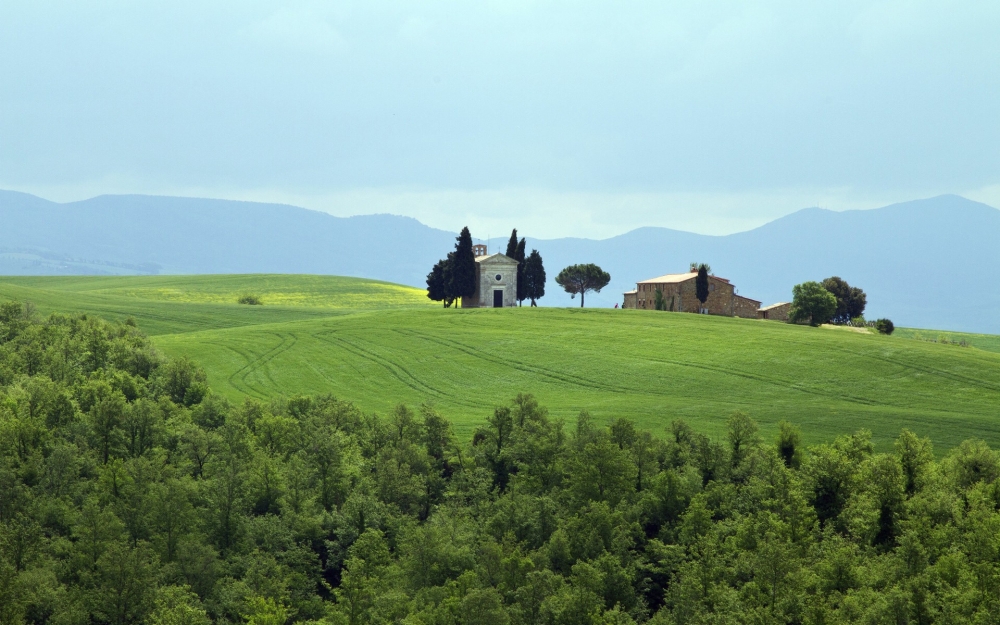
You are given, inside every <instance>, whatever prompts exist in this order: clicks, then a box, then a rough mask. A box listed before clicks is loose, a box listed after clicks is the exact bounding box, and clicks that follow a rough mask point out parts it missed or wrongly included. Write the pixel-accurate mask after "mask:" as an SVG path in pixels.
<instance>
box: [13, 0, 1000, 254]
mask: <svg viewBox="0 0 1000 625" xmlns="http://www.w3.org/2000/svg"><path fill="white" fill-rule="evenodd" d="M998 33H1000V2H996V1H995V0H993V1H989V2H972V1H963V2H920V1H916V0H914V1H906V2H836V3H832V2H831V3H818V2H802V1H801V0H796V1H790V2H770V3H765V2H754V3H737V2H721V1H720V2H705V1H704V0H699V1H694V2H668V1H665V0H659V1H657V2H648V3H643V2H606V3H587V2H581V1H573V2H518V1H516V0H504V1H502V2H484V1H477V2H470V1H464V2H415V1H405V2H404V1H402V0H400V1H398V2H390V3H383V2H375V1H372V0H366V1H364V2H308V1H302V2H254V1H248V0H241V1H239V2H206V1H204V0H199V1H197V2H183V1H180V0H171V1H169V2H135V1H129V2H114V1H94V2H77V1H72V2H47V1H45V0H30V1H26V2H21V1H18V0H2V2H0V188H8V189H16V190H22V191H28V192H33V193H37V194H39V195H42V196H44V197H48V198H50V199H56V200H60V201H66V200H74V199H83V198H85V197H89V196H92V195H97V194H101V193H163V194H181V195H199V196H210V197H228V198H238V199H255V200H266V201H285V202H289V203H294V204H299V205H302V206H307V207H310V208H316V209H320V210H327V211H329V212H332V213H334V214H339V215H349V214H357V213H368V212H393V213H399V214H407V215H411V216H413V217H416V218H418V219H420V220H422V221H424V222H425V223H429V224H431V225H434V226H438V227H442V228H448V229H455V228H458V227H460V226H461V225H463V224H466V223H468V224H470V225H472V226H473V228H474V233H475V234H477V235H479V236H485V235H486V234H487V232H490V233H492V234H494V235H495V234H497V233H498V232H503V231H504V230H505V229H509V228H510V227H511V226H512V225H517V226H518V227H519V228H520V229H521V230H522V231H523V232H525V233H527V234H529V235H534V236H541V237H553V236H563V235H577V236H590V237H604V236H609V235H612V234H617V233H619V232H623V231H625V230H628V229H631V228H634V227H637V226H642V225H659V226H668V227H675V228H682V229H688V230H695V231H699V232H706V233H720V234H721V233H727V232H732V231H735V230H741V229H745V228H747V227H750V226H754V225H757V224H759V223H762V222H764V221H767V220H769V219H772V218H774V217H777V216H779V215H782V214H785V213H788V212H791V211H792V210H795V209H798V208H801V207H804V206H815V205H819V206H824V207H828V208H834V209H846V208H859V207H862V208H863V207H873V206H877V205H882V204H886V203H890V202H894V201H902V200H908V199H914V198H918V197H926V196H930V195H937V194H940V193H960V194H963V195H966V196H967V197H972V198H975V199H980V200H982V201H986V202H988V203H991V204H992V205H994V206H1000V36H998Z"/></svg>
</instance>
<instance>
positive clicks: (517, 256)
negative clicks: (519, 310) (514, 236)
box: [512, 239, 528, 306]
mask: <svg viewBox="0 0 1000 625" xmlns="http://www.w3.org/2000/svg"><path fill="white" fill-rule="evenodd" d="M524 243H525V241H524V239H521V241H520V242H519V243H518V244H517V249H516V250H515V251H514V256H513V257H512V258H513V259H514V260H516V261H517V305H518V306H520V305H521V302H523V301H524V300H525V299H527V297H528V295H527V293H528V291H527V289H526V288H525V284H524Z"/></svg>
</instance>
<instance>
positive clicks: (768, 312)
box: [757, 302, 792, 321]
mask: <svg viewBox="0 0 1000 625" xmlns="http://www.w3.org/2000/svg"><path fill="white" fill-rule="evenodd" d="M791 310H792V305H791V304H790V303H789V302H779V303H777V304H771V305H770V306H765V307H763V308H761V309H760V310H758V311H757V318H758V319H772V320H774V321H788V313H789V312H790V311H791Z"/></svg>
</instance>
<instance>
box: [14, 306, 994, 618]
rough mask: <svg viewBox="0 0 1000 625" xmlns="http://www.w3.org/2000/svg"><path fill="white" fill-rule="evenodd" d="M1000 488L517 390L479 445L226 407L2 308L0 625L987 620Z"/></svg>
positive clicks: (906, 459) (318, 402) (91, 322)
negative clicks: (597, 412) (608, 414)
mask: <svg viewBox="0 0 1000 625" xmlns="http://www.w3.org/2000/svg"><path fill="white" fill-rule="evenodd" d="M998 416H1000V415H998ZM665 420H669V418H668V416H667V415H665ZM998 475H1000V459H998V455H997V454H996V453H995V452H994V451H992V450H990V449H989V448H988V447H987V445H986V444H985V443H983V442H982V441H968V442H966V443H963V444H962V445H961V446H959V447H958V448H956V449H954V450H951V451H950V452H948V453H947V454H944V455H942V456H940V457H935V455H934V453H933V451H932V449H931V445H930V442H929V441H928V440H926V439H921V438H919V437H917V436H916V435H914V434H912V433H910V432H908V431H903V432H902V433H901V434H900V436H899V438H898V440H896V441H895V444H894V447H893V448H892V451H891V452H890V453H876V452H875V450H874V448H873V445H872V441H871V437H870V435H869V434H868V433H866V432H864V431H861V432H857V433H855V434H853V435H850V436H843V437H841V438H838V439H837V440H835V441H831V442H829V443H828V444H823V445H817V446H814V447H810V448H805V447H804V446H803V445H802V443H801V440H800V435H799V433H798V431H797V430H796V429H795V428H794V427H793V426H792V425H789V424H782V426H781V430H780V434H779V436H778V437H777V439H776V440H773V441H769V440H763V439H762V437H761V435H760V434H759V432H758V430H757V427H756V425H755V424H754V422H753V421H752V420H751V419H750V418H748V417H747V416H746V415H743V414H740V413H737V414H734V415H732V416H731V418H730V420H729V424H728V433H727V435H726V436H725V437H724V438H722V439H720V440H710V439H709V438H707V437H706V436H704V435H702V434H700V433H698V432H696V431H695V430H693V429H692V428H691V427H690V426H689V425H687V424H685V423H684V422H682V421H673V422H672V423H671V424H670V425H669V427H667V428H665V429H664V430H663V431H662V432H656V433H652V432H647V431H641V430H639V429H637V428H636V427H635V425H634V424H633V423H632V422H630V421H628V420H627V419H617V420H614V421H612V422H611V423H610V424H608V425H607V426H605V425H604V424H599V423H596V422H594V421H593V420H592V419H591V418H589V417H588V415H587V414H586V413H584V414H581V415H580V416H579V418H578V419H577V420H576V421H575V423H571V424H564V423H562V422H561V421H559V420H556V419H553V418H550V417H549V416H548V415H547V413H546V411H545V409H544V408H543V407H541V406H539V405H538V403H537V402H536V401H535V400H534V399H533V398H532V397H531V396H530V395H521V396H518V397H517V398H515V399H514V400H513V401H512V402H511V403H510V405H508V406H502V407H498V408H496V410H495V411H494V412H493V414H492V415H488V416H487V415H484V419H483V425H482V427H481V428H479V429H478V430H477V431H476V433H475V435H474V436H473V437H472V439H471V440H469V441H465V440H461V439H459V438H456V436H455V435H454V434H453V433H452V431H451V428H450V425H449V423H448V421H447V420H445V419H443V418H442V417H441V416H439V415H438V414H436V413H435V411H434V409H433V407H431V406H422V407H419V408H412V409H411V408H407V407H405V406H399V407H398V408H397V409H396V410H395V412H394V413H392V414H389V415H381V416H379V415H372V414H363V413H362V412H360V411H359V410H357V409H356V408H355V407H353V406H352V405H351V404H350V403H347V402H345V401H341V400H338V399H335V398H332V397H313V398H310V397H295V398H290V399H287V400H281V401H273V402H270V403H260V402H256V401H253V400H246V401H245V402H244V403H242V404H237V405H231V404H230V403H229V402H227V401H226V400H224V399H222V398H220V397H218V396H216V395H213V394H212V392H211V390H210V389H209V388H208V387H207V385H206V382H205V376H204V374H203V373H202V372H201V371H200V370H199V369H198V368H197V366H196V365H195V364H194V363H191V362H189V361H187V360H183V359H180V360H171V359H167V358H165V357H163V356H161V355H159V354H157V352H156V351H155V350H154V349H153V348H152V346H151V344H150V343H149V341H148V340H147V339H146V338H145V337H144V336H143V335H142V334H141V333H140V331H139V330H138V329H137V328H136V327H135V324H134V323H131V322H124V323H109V322H106V321H103V320H101V319H96V318H92V317H86V316H74V317H70V316H61V315H53V316H51V317H49V318H47V319H42V318H39V317H38V316H37V315H36V314H34V313H33V311H32V309H31V307H30V306H23V305H20V304H17V303H7V304H3V305H2V306H0V624H17V623H57V624H66V625H69V624H84V623H114V624H124V623H155V624H164V625H165V624H170V625H175V624H176V625H180V624H204V623H209V622H213V621H214V622H219V623H244V622H245V623H253V624H258V625H265V624H266V625H280V624H282V623H294V622H322V623H331V624H332V623H336V624H341V623H345V624H348V623H349V624H357V623H406V624H410V625H418V624H427V625H430V624H435V625H447V624H456V625H457V624H512V625H513V624H522V623H523V624H535V623H539V624H541V623H545V624H567V625H570V624H572V625H577V624H588V623H614V624H626V623H655V624H672V623H677V624H683V623H803V624H807V623H808V624H816V625H819V624H828V623H932V622H934V623H996V622H1000V566H998V565H1000V512H998V510H1000V482H998V481H997V477H998Z"/></svg>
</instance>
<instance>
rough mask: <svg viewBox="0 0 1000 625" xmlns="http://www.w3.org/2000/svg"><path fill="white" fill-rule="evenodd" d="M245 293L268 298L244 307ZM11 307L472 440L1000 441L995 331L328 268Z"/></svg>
mask: <svg viewBox="0 0 1000 625" xmlns="http://www.w3.org/2000/svg"><path fill="white" fill-rule="evenodd" d="M244 293H253V294H255V295H257V296H258V297H260V298H261V299H262V301H263V305H262V306H246V305H240V304H237V303H236V300H237V299H238V297H239V296H240V295H241V294H244ZM12 298H13V299H19V300H21V301H30V302H32V303H33V304H34V305H35V306H36V307H37V308H38V309H39V311H40V312H42V313H47V312H50V311H62V312H87V313H93V314H99V315H102V316H104V317H108V318H121V317H124V316H131V317H134V318H135V319H136V321H137V322H138V324H139V326H140V328H142V329H143V330H144V331H145V332H146V333H147V334H149V335H151V336H152V338H153V340H154V343H155V344H156V345H157V346H158V348H159V349H161V350H162V351H163V352H165V353H167V354H170V355H173V356H188V357H190V358H192V359H194V360H196V361H197V362H198V363H199V364H200V365H201V366H203V367H204V368H205V370H206V371H207V373H208V376H209V382H210V384H211V386H212V388H213V389H214V391H215V392H217V393H221V394H223V395H225V396H227V397H229V398H230V399H232V400H234V401H240V400H241V399H242V397H244V396H250V397H255V398H259V399H268V398H273V397H277V396H290V395H295V394H300V393H301V394H306V393H308V394H315V393H332V394H334V395H336V396H337V397H339V398H342V399H348V400H351V401H353V402H355V403H356V404H358V405H359V406H360V407H361V408H362V409H364V410H367V411H377V412H386V411H388V410H391V409H392V407H393V406H394V405H395V404H397V403H399V402H405V403H407V404H410V405H413V406H416V405H419V404H422V403H425V402H426V403H430V404H432V405H434V407H435V408H436V409H437V410H438V411H439V412H440V413H441V414H443V415H444V416H447V417H449V418H450V419H452V420H453V422H454V423H455V424H456V428H457V429H458V431H459V432H460V433H462V434H465V435H468V434H469V433H471V431H472V429H473V428H474V427H475V426H476V425H477V424H479V423H480V422H481V421H482V419H483V418H484V417H485V416H486V415H487V414H489V412H490V411H491V410H492V408H493V407H494V406H496V405H498V404H503V403H506V402H507V401H509V400H510V399H511V398H512V397H513V396H514V395H516V394H517V393H519V392H528V393H533V394H535V395H536V396H537V397H538V398H539V401H540V402H541V403H542V404H543V405H544V406H546V407H548V409H549V410H550V412H551V413H553V414H554V415H556V416H559V417H563V418H565V419H567V420H568V421H572V420H573V419H574V418H575V416H576V415H577V414H578V413H579V412H580V411H581V410H584V409H586V410H588V411H589V412H590V413H591V414H592V415H593V416H594V417H595V418H597V419H600V420H606V419H610V418H613V417H616V416H623V417H629V418H631V419H633V420H635V421H636V422H637V423H638V424H640V425H641V426H643V427H650V428H655V429H661V428H662V427H665V426H667V425H668V424H669V423H670V421H671V420H672V419H675V418H678V417H680V418H684V419H686V420H688V421H689V422H690V423H691V424H692V425H693V426H694V427H696V428H697V429H699V430H701V431H704V432H707V433H710V434H714V435H721V433H722V432H723V428H724V424H725V420H726V418H727V417H728V416H729V414H731V413H732V412H733V411H734V410H744V411H746V412H747V413H749V414H750V415H751V416H752V417H753V418H754V419H756V420H757V421H758V422H760V424H761V426H762V429H763V430H764V432H765V434H766V435H768V436H770V435H771V434H772V433H773V432H774V431H776V426H777V423H778V422H779V421H781V420H788V421H792V422H794V423H797V424H798V425H800V426H801V427H802V430H803V433H804V434H805V436H806V438H807V440H810V441H812V442H818V441H820V440H828V439H830V438H832V437H833V436H835V435H837V434H841V433H846V432H850V431H853V430H856V429H858V428H862V427H865V428H868V429H870V430H872V432H873V433H874V435H875V439H876V442H877V443H878V444H879V445H880V446H883V447H884V446H887V445H888V444H889V442H890V440H891V439H892V438H893V437H895V435H896V434H898V432H899V430H900V429H901V428H904V427H906V428H910V429H911V430H913V431H915V432H917V433H918V434H920V435H922V436H929V437H931V439H932V440H933V441H934V443H935V444H936V445H937V446H938V448H939V449H941V450H943V449H944V448H946V447H951V446H954V445H956V444H957V443H958V442H960V441H961V440H964V439H966V438H971V437H979V438H983V439H985V440H987V441H988V442H989V443H990V444H991V445H1000V353H994V352H993V351H989V350H990V347H991V346H998V345H1000V344H998V343H997V342H993V343H990V342H989V340H988V337H984V338H983V339H980V340H979V342H980V345H981V347H982V348H981V349H980V348H977V347H961V346H958V345H954V344H949V343H941V342H931V341H929V340H926V339H924V338H921V337H919V336H917V337H914V336H913V335H910V336H909V337H908V336H906V335H907V334H908V333H909V331H903V330H900V331H899V336H897V335H894V336H891V337H885V336H879V335H874V334H861V333H856V332H836V331H826V330H823V329H816V328H808V327H800V326H791V325H786V324H780V323H775V322H765V321H755V320H742V319H730V318H722V317H707V316H700V315H687V314H672V313H667V314H658V313H655V312H651V311H631V310H630V311H625V310H607V309H600V310H599V309H592V310H580V309H555V308H535V309H530V308H520V309H503V310H492V309H482V310H455V309H448V310H445V309H442V308H441V307H440V306H439V305H436V304H433V303H431V302H429V301H428V300H427V299H426V297H424V294H423V291H421V290H418V289H412V288H409V287H403V286H398V285H391V284H386V283H382V282H374V281H368V280H360V279H352V278H339V277H327V276H154V277H130V276H125V277H72V278H38V277H23V278H22V277H18V278H0V300H2V299H12ZM952 334H953V333H952ZM934 335H935V336H936V333H935V334H934ZM993 338H994V339H995V338H996V337H993ZM955 340H958V339H955ZM969 342H971V341H969ZM973 344H975V343H973Z"/></svg>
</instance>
